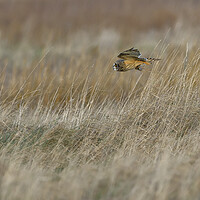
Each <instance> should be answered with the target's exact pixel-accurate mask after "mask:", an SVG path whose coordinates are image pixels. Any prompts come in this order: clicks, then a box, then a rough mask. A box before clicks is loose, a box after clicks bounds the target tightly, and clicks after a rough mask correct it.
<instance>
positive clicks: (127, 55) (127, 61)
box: [113, 48, 160, 72]
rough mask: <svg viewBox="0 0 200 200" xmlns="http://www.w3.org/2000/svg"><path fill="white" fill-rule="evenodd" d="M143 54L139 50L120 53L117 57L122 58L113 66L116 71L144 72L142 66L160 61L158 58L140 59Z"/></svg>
mask: <svg viewBox="0 0 200 200" xmlns="http://www.w3.org/2000/svg"><path fill="white" fill-rule="evenodd" d="M140 56H141V53H140V52H139V50H138V49H135V48H131V49H128V50H126V51H123V52H122V53H120V54H119V55H118V56H117V57H119V58H121V59H120V60H117V61H116V62H115V63H114V64H113V69H114V70H115V71H120V72H125V71H128V70H131V69H137V70H139V71H141V70H142V68H141V65H143V64H146V65H150V64H152V61H157V60H160V59H158V58H140Z"/></svg>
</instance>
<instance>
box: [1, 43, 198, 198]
mask: <svg viewBox="0 0 200 200" xmlns="http://www.w3.org/2000/svg"><path fill="white" fill-rule="evenodd" d="M144 50H145V49H144ZM92 52H93V51H92ZM92 52H91V53H90V54H86V55H84V54H82V55H80V56H79V59H77V58H75V57H73V55H68V56H67V55H66V56H59V55H57V54H56V53H55V52H54V51H53V50H52V49H49V48H47V49H45V50H44V51H41V53H40V54H39V55H38V56H36V57H31V58H30V60H32V62H31V63H29V62H28V59H25V60H24V61H23V62H22V61H21V63H19V66H18V67H17V66H15V64H13V63H10V62H11V61H10V60H9V59H7V60H5V61H3V62H2V64H1V65H2V72H1V78H0V80H1V104H0V110H1V112H0V197H1V199H6V200H11V199H38V200H42V199H45V200H46V199H52V200H54V199H70V200H80V199H87V200H89V199H102V200H105V199H108V200H110V199H119V200H121V199H152V200H153V199H159V200H160V199H198V198H199V196H200V192H199V187H200V181H199V180H200V169H199V164H200V158H199V153H200V147H199V144H200V135H199V128H200V123H199V121H200V106H199V105H200V96H199V86H200V83H199V77H200V70H199V69H200V62H199V59H200V52H199V49H197V48H195V47H192V48H190V49H189V48H187V46H182V47H180V46H179V47H176V46H173V45H170V46H167V45H165V44H161V45H158V47H157V48H156V49H155V51H154V56H157V57H161V58H162V60H161V61H160V62H158V63H155V64H154V65H153V66H150V67H147V69H146V70H144V71H143V72H137V71H131V72H130V73H116V72H115V71H113V70H112V63H113V61H114V59H111V58H113V56H114V55H113V54H112V53H108V54H107V55H101V54H100V53H97V54H96V53H95V54H94V55H93V54H92ZM20 65H21V66H20Z"/></svg>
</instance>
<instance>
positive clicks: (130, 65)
mask: <svg viewBox="0 0 200 200" xmlns="http://www.w3.org/2000/svg"><path fill="white" fill-rule="evenodd" d="M124 64H125V65H126V69H127V70H130V69H134V68H136V67H137V66H139V65H142V64H146V65H150V63H149V62H148V61H146V60H144V59H143V58H136V59H135V60H133V59H130V60H124Z"/></svg>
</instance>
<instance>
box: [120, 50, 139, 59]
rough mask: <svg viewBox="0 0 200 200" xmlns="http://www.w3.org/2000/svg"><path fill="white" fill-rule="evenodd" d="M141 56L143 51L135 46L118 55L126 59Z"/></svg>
mask: <svg viewBox="0 0 200 200" xmlns="http://www.w3.org/2000/svg"><path fill="white" fill-rule="evenodd" d="M140 56H141V53H140V52H139V50H138V49H135V48H134V47H133V48H131V49H128V50H126V51H123V52H122V53H120V54H119V55H118V56H117V57H119V58H122V59H124V60H128V59H134V58H139V57H140Z"/></svg>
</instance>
